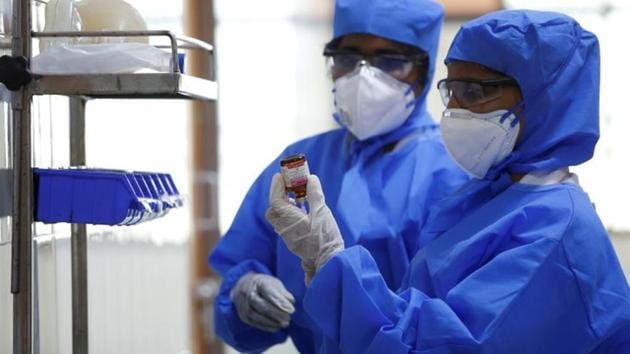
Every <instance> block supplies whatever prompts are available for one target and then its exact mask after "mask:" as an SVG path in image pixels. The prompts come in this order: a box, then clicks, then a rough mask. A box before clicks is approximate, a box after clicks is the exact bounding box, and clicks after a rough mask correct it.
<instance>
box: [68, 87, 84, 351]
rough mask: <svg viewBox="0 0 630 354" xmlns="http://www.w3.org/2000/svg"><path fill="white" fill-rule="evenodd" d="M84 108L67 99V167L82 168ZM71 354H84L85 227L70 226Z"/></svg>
mask: <svg viewBox="0 0 630 354" xmlns="http://www.w3.org/2000/svg"><path fill="white" fill-rule="evenodd" d="M85 104H86V100H85V98H83V97H79V96H71V97H70V165H71V166H84V165H85V160H86V159H85ZM71 247H72V352H73V353H75V354H79V353H80V354H87V353H88V276H87V271H88V264H87V227H86V225H85V224H72V236H71Z"/></svg>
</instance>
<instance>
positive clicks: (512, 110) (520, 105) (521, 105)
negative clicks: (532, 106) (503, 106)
mask: <svg viewBox="0 0 630 354" xmlns="http://www.w3.org/2000/svg"><path fill="white" fill-rule="evenodd" d="M519 109H525V100H521V102H519V103H517V104H515V105H514V106H513V107H512V108H510V109H509V110H508V111H507V112H505V113H504V114H503V115H502V116H501V119H499V123H501V124H503V122H505V120H506V119H508V118H510V116H511V115H512V114H514V119H512V121H511V122H510V127H512V128H514V127H515V126H516V124H518V117H517V116H516V111H517V110H519Z"/></svg>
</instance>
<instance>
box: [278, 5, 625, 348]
mask: <svg viewBox="0 0 630 354" xmlns="http://www.w3.org/2000/svg"><path fill="white" fill-rule="evenodd" d="M446 64H447V67H448V77H447V78H446V79H444V80H441V81H440V82H439V84H438V87H439V89H440V92H441V94H442V97H443V99H444V101H445V103H446V104H447V109H446V110H445V112H444V114H443V117H442V124H441V126H442V131H443V134H444V142H445V145H446V147H447V149H448V151H449V153H450V155H451V156H452V157H453V159H454V160H455V161H457V163H458V164H459V165H460V166H461V167H462V168H464V169H465V170H466V171H468V172H469V174H471V175H472V176H474V177H475V178H474V179H473V180H471V181H470V182H468V183H467V184H465V185H464V186H462V188H460V189H458V190H457V191H456V192H454V193H453V194H452V195H450V196H448V197H446V198H445V199H443V200H440V201H439V202H437V203H436V204H435V205H434V206H433V207H432V208H431V211H430V215H429V217H428V219H427V221H426V224H425V227H424V228H423V229H422V231H421V241H420V247H419V250H418V252H417V254H416V255H415V257H414V258H413V259H412V262H411V265H410V266H409V268H408V271H407V272H406V274H405V277H404V279H403V282H402V285H401V287H400V288H399V289H398V290H397V291H392V290H391V289H390V288H389V287H388V286H387V283H386V281H385V278H384V277H383V276H382V274H381V272H380V271H379V269H378V266H377V264H376V263H375V260H374V257H373V256H372V255H370V253H369V252H368V251H367V250H366V249H365V248H364V247H363V246H361V245H345V246H344V240H343V239H342V238H341V236H340V235H341V234H343V232H344V230H343V228H338V227H337V225H336V223H335V220H334V218H333V214H332V213H330V210H329V209H328V207H327V206H326V204H325V200H324V194H325V193H326V190H325V189H324V191H323V192H322V190H321V187H320V182H319V179H318V178H317V177H316V176H314V175H311V176H310V177H309V182H308V193H309V198H310V199H309V200H310V203H311V210H310V212H309V214H308V215H306V214H304V213H302V212H300V211H299V210H297V209H296V208H295V207H294V206H293V205H292V204H291V203H290V202H289V201H287V200H286V197H285V196H284V194H283V193H282V190H279V188H278V187H279V186H280V187H281V185H279V179H278V177H279V176H274V179H273V182H272V186H271V192H270V208H269V210H268V212H267V218H268V220H269V221H270V223H271V224H272V225H273V226H274V228H275V229H276V230H277V231H278V232H279V233H280V235H281V236H282V238H283V240H284V242H285V243H286V245H287V247H288V248H289V249H290V250H291V251H292V252H294V253H295V254H296V255H298V256H299V257H300V258H301V259H302V260H303V261H304V262H310V263H311V265H310V266H311V267H312V268H313V269H315V274H314V277H313V279H312V281H311V283H310V286H309V287H308V289H307V291H306V294H305V298H304V303H303V305H304V308H305V310H306V312H307V313H308V314H309V315H310V316H311V318H312V319H313V321H314V322H315V323H316V324H317V326H318V327H319V328H320V330H321V331H322V333H323V336H324V347H323V348H322V351H321V352H337V351H341V352H343V353H360V354H365V353H389V354H395V353H432V354H433V353H537V354H538V353H630V291H629V289H628V283H627V281H626V279H625V277H624V274H623V271H622V270H621V267H620V265H619V262H618V260H617V257H616V255H615V252H614V250H613V248H612V245H611V243H610V240H609V238H608V235H607V233H606V230H605V229H604V227H603V225H602V223H601V222H600V220H599V218H598V216H597V213H596V211H595V209H594V206H593V204H592V203H591V201H590V200H589V198H588V196H587V194H586V193H585V192H584V191H583V190H582V188H581V187H580V186H579V184H578V179H577V177H576V176H575V175H574V174H572V173H570V172H569V170H568V167H569V166H572V165H577V164H580V163H583V162H585V161H587V160H589V159H590V158H591V157H592V154H593V151H594V148H595V144H596V142H597V140H598V138H599V126H598V124H599V123H598V120H599V117H598V114H599V112H598V111H599V107H598V103H599V71H600V68H599V46H598V41H597V38H596V37H595V36H594V35H593V34H592V33H590V32H588V31H586V30H584V29H583V28H581V27H580V25H579V24H578V23H577V22H576V21H575V20H573V19H572V18H570V17H568V16H565V15H562V14H558V13H550V12H537V11H527V10H511V11H499V12H494V13H490V14H488V15H485V16H483V17H480V18H478V19H475V20H473V21H471V22H468V23H466V24H464V25H463V26H462V27H461V29H460V30H459V32H458V33H457V35H456V36H455V39H454V41H453V43H452V45H451V47H450V50H449V52H448V55H447V58H446ZM322 183H324V182H323V181H322ZM347 246H350V247H347Z"/></svg>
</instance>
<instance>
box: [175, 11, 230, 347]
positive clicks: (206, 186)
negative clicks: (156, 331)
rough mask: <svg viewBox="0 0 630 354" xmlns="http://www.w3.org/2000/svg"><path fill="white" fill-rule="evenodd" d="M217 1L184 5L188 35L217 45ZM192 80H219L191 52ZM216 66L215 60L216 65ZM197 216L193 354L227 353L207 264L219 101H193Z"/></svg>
mask: <svg viewBox="0 0 630 354" xmlns="http://www.w3.org/2000/svg"><path fill="white" fill-rule="evenodd" d="M213 3H214V1H213V0H186V1H185V3H184V6H185V8H186V10H185V23H186V24H187V27H186V31H187V34H188V35H190V36H192V37H195V38H199V39H201V40H203V41H205V42H208V43H214V25H215V22H214V11H213V9H214V7H213ZM188 58H189V65H188V66H189V70H188V71H189V72H190V73H191V74H192V75H195V76H199V77H203V78H211V79H212V80H215V79H216V73H215V72H214V65H210V64H211V63H209V62H208V60H207V59H206V58H205V57H204V56H203V55H202V53H200V52H198V51H191V52H189V57H188ZM215 61H216V55H215V56H214V58H213V61H212V64H214V63H215ZM191 118H192V148H193V151H192V156H193V174H194V179H193V189H192V190H193V192H192V195H193V196H195V198H194V199H193V216H194V221H193V225H194V233H193V235H192V238H191V242H190V250H191V251H190V252H191V267H192V269H191V283H192V287H193V289H192V311H193V312H192V316H191V318H192V336H193V338H192V342H193V353H195V354H207V353H213V354H219V353H223V344H222V343H221V341H220V340H219V339H218V338H217V337H216V336H215V334H214V329H213V328H212V323H213V321H212V316H213V313H212V310H213V307H212V303H213V301H214V295H215V293H216V290H217V288H218V283H219V281H218V277H217V275H216V274H213V273H211V271H210V268H209V266H208V263H207V262H206V259H207V257H208V253H209V251H210V250H211V249H212V248H213V247H214V245H215V244H216V242H217V241H218V240H219V230H218V226H217V220H218V208H217V203H218V198H217V189H218V186H217V178H216V176H217V169H218V151H217V150H218V139H217V136H218V130H217V110H216V103H215V102H204V101H193V102H192V110H191Z"/></svg>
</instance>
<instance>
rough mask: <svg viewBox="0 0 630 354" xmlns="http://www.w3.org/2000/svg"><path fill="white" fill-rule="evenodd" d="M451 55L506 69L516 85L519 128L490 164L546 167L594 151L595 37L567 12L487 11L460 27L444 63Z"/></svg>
mask: <svg viewBox="0 0 630 354" xmlns="http://www.w3.org/2000/svg"><path fill="white" fill-rule="evenodd" d="M453 60H461V61H468V62H474V63H479V64H482V65H484V66H486V67H488V68H491V69H494V70H497V71H499V72H502V73H505V74H506V75H509V76H510V77H512V78H514V79H516V81H517V82H518V84H519V86H520V88H521V91H522V93H523V100H524V115H525V124H524V126H522V127H521V129H524V131H523V132H522V136H521V138H520V140H519V142H518V143H517V145H516V148H515V149H514V152H513V153H512V155H510V156H509V157H508V158H507V160H506V161H505V162H504V163H502V164H501V165H500V166H497V168H500V169H507V170H508V171H510V172H521V173H526V172H530V171H540V170H543V171H545V170H546V171H549V170H554V169H557V168H561V167H566V166H571V165H577V164H580V163H582V162H585V161H587V160H589V159H590V158H591V157H592V156H593V151H594V149H595V144H596V143H597V140H598V138H599V44H598V41H597V38H596V37H595V35H594V34H593V33H591V32H588V31H586V30H584V29H582V28H581V27H580V25H579V24H578V23H577V22H576V21H575V20H574V19H572V18H571V17H568V16H566V15H563V14H559V13H553V12H540V11H528V10H506V11H497V12H493V13H490V14H488V15H485V16H482V17H479V18H477V19H475V20H473V21H471V22H468V23H466V24H464V25H463V26H462V28H461V29H460V30H459V32H458V33H457V35H456V36H455V39H454V40H453V43H452V44H451V48H450V49H449V52H448V55H447V57H446V63H449V62H451V61H453ZM491 172H494V173H496V172H498V171H491Z"/></svg>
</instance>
